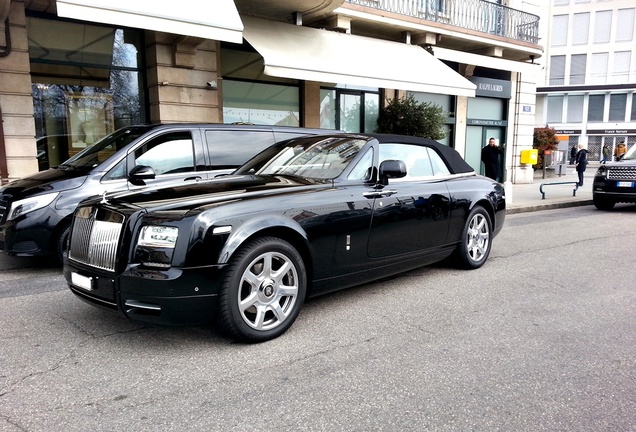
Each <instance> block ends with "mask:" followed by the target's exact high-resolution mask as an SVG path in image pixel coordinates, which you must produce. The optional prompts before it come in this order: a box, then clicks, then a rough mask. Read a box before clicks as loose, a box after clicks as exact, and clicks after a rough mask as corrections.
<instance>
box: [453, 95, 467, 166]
mask: <svg viewBox="0 0 636 432" xmlns="http://www.w3.org/2000/svg"><path fill="white" fill-rule="evenodd" d="M467 117H468V97H467V96H457V99H456V101H455V150H457V152H459V154H460V155H462V157H463V158H465V157H466V118H467Z"/></svg>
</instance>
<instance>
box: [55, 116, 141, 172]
mask: <svg viewBox="0 0 636 432" xmlns="http://www.w3.org/2000/svg"><path fill="white" fill-rule="evenodd" d="M151 128H152V126H131V127H126V128H122V129H119V130H116V131H115V132H113V133H112V134H110V135H106V136H105V137H104V138H102V139H101V140H99V141H97V142H96V143H95V144H93V145H91V146H90V147H87V148H85V149H84V150H82V151H81V152H79V153H77V154H76V155H75V156H73V157H71V158H70V159H68V160H67V161H66V162H64V163H63V164H62V165H61V167H72V168H94V167H96V166H97V165H99V164H100V163H102V162H104V161H105V160H106V159H108V158H109V157H111V156H112V155H113V154H115V153H116V152H117V151H119V150H121V149H122V148H124V147H126V146H127V145H128V144H130V143H131V142H132V141H134V140H136V139H137V138H139V137H140V136H141V135H143V134H144V133H146V132H147V131H148V130H149V129H151Z"/></svg>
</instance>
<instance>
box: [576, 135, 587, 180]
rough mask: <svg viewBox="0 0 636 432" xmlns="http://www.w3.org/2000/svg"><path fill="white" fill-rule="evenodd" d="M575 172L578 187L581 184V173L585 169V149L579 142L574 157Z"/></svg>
mask: <svg viewBox="0 0 636 432" xmlns="http://www.w3.org/2000/svg"><path fill="white" fill-rule="evenodd" d="M574 162H575V163H576V172H577V173H578V174H579V187H581V186H583V173H584V172H585V170H586V169H587V150H586V149H585V146H584V145H583V144H579V151H578V152H576V157H575V158H574Z"/></svg>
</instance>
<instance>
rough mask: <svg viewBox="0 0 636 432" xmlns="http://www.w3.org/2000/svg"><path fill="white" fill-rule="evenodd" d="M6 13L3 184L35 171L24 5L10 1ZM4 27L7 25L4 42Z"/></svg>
mask: <svg viewBox="0 0 636 432" xmlns="http://www.w3.org/2000/svg"><path fill="white" fill-rule="evenodd" d="M8 12H9V13H8V21H5V20H2V22H0V111H1V112H2V119H0V120H1V121H2V123H3V128H2V129H3V136H2V137H0V145H2V144H3V145H4V149H3V150H4V152H3V153H4V155H5V156H6V157H5V158H3V160H2V161H0V166H2V167H5V168H6V170H5V169H3V170H2V177H3V178H2V182H3V183H5V182H7V181H10V180H15V179H18V178H21V177H25V176H27V175H29V174H32V173H34V172H37V171H38V163H37V159H36V146H35V119H34V117H33V96H32V93H31V75H30V66H29V42H28V39H27V29H26V17H25V14H24V3H23V2H22V1H12V2H11V3H10V7H9V10H8ZM5 25H8V26H9V38H8V40H6V39H5ZM1 153H2V152H0V154H1Z"/></svg>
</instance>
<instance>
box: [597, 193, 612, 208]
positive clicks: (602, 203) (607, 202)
mask: <svg viewBox="0 0 636 432" xmlns="http://www.w3.org/2000/svg"><path fill="white" fill-rule="evenodd" d="M592 200H593V202H594V207H596V208H597V209H599V210H611V209H613V208H614V205H616V203H615V202H614V201H612V200H611V199H608V198H605V197H600V196H597V195H594V196H593V197H592Z"/></svg>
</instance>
